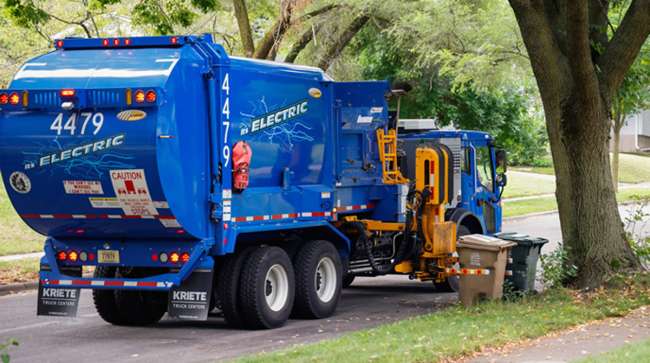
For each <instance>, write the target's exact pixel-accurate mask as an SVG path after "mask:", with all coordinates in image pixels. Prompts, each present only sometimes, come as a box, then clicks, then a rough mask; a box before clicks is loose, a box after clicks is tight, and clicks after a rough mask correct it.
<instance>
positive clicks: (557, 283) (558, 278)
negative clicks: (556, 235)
mask: <svg viewBox="0 0 650 363" xmlns="http://www.w3.org/2000/svg"><path fill="white" fill-rule="evenodd" d="M540 260H541V263H542V281H543V282H544V286H545V287H546V288H557V287H561V286H563V285H565V284H566V283H567V282H568V281H570V280H571V279H573V278H574V277H576V275H577V273H578V267H577V266H576V265H573V264H571V263H570V262H569V248H568V247H565V246H564V245H563V244H562V243H560V244H558V247H557V248H556V249H555V250H554V251H553V252H551V253H549V254H548V255H541V256H540Z"/></svg>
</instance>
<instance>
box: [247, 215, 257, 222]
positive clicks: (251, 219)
mask: <svg viewBox="0 0 650 363" xmlns="http://www.w3.org/2000/svg"><path fill="white" fill-rule="evenodd" d="M254 220H255V218H253V217H250V216H249V217H246V222H252V221H254Z"/></svg>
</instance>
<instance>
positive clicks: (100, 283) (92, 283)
mask: <svg viewBox="0 0 650 363" xmlns="http://www.w3.org/2000/svg"><path fill="white" fill-rule="evenodd" d="M90 286H104V281H102V280H92V281H90Z"/></svg>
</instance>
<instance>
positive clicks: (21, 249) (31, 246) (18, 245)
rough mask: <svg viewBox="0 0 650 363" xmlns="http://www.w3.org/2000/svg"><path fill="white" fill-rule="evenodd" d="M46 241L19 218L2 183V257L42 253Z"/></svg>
mask: <svg viewBox="0 0 650 363" xmlns="http://www.w3.org/2000/svg"><path fill="white" fill-rule="evenodd" d="M44 240H45V238H44V237H43V236H41V235H39V234H38V233H36V232H34V231H32V229H31V228H29V227H28V226H27V225H25V223H24V222H23V221H22V219H20V217H18V215H17V214H16V211H15V210H14V208H13V206H12V205H11V202H10V201H9V197H8V196H7V192H6V191H5V189H4V185H3V183H2V182H0V256H5V255H13V254H18V253H29V252H38V251H42V250H43V241H44Z"/></svg>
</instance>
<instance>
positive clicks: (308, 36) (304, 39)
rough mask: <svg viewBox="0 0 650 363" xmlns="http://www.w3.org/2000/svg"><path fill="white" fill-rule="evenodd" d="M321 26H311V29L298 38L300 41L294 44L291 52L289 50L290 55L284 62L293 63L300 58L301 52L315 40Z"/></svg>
mask: <svg viewBox="0 0 650 363" xmlns="http://www.w3.org/2000/svg"><path fill="white" fill-rule="evenodd" d="M321 26H322V25H321V24H316V25H312V26H310V27H309V29H307V30H305V32H304V33H302V35H301V36H300V38H298V40H297V41H296V42H295V43H294V44H293V46H292V47H291V50H289V53H288V54H287V56H286V57H285V58H284V61H285V62H287V63H293V62H294V61H295V60H296V58H298V54H300V52H302V50H303V49H305V47H307V44H309V43H310V42H311V41H312V39H314V36H315V35H316V33H318V31H319V30H320V27H321Z"/></svg>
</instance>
